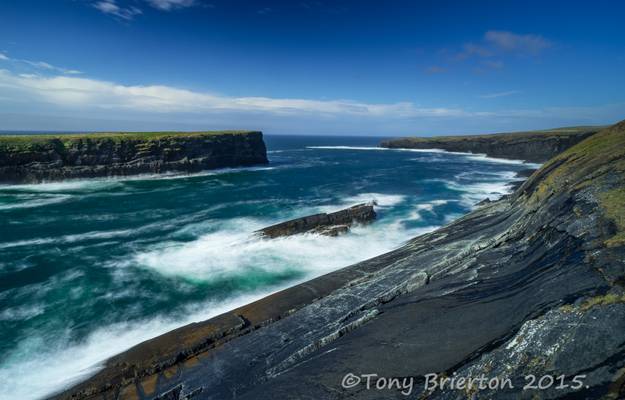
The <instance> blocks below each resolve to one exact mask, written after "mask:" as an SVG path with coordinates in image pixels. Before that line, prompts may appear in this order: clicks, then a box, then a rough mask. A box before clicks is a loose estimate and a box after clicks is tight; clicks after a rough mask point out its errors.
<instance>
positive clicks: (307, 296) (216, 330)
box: [54, 148, 536, 398]
mask: <svg viewBox="0 0 625 400" xmlns="http://www.w3.org/2000/svg"><path fill="white" fill-rule="evenodd" d="M376 150H378V149H376ZM379 150H390V149H382V148H380V149H379ZM393 150H395V149H393ZM400 151H401V150H400ZM422 151H425V152H430V150H419V152H422ZM437 151H438V150H434V152H437ZM444 152H445V153H447V152H446V151H444ZM460 155H464V156H476V157H480V156H481V155H480V154H474V153H461V154H460ZM491 162H503V163H510V162H512V163H521V164H526V165H532V166H534V165H536V164H528V163H525V162H523V161H520V160H506V159H494V158H493V159H492V160H491ZM520 183H522V181H520V180H519V179H518V177H517V179H515V180H511V181H510V182H509V183H508V185H515V184H516V185H518V184H520ZM507 196H509V195H507ZM493 203H496V202H493ZM478 207H482V206H481V205H480V206H478ZM465 216H466V215H465ZM465 216H462V217H460V218H459V219H462V218H464V217H465ZM456 221H457V220H454V221H452V222H451V223H449V224H448V225H450V224H454V223H456ZM440 229H443V228H439V229H437V231H438V230H440ZM428 235H430V234H425V235H422V236H419V237H418V238H420V237H423V236H428ZM416 239H417V238H415V239H412V240H416ZM402 247H403V246H402ZM402 247H400V248H399V249H396V250H393V251H391V252H390V253H385V254H382V255H379V256H377V257H374V258H372V259H369V260H366V261H363V262H361V263H358V264H355V265H352V266H347V267H344V268H341V269H339V270H337V271H334V272H331V273H328V274H326V275H322V276H320V277H317V278H313V279H312V280H307V281H304V282H302V283H299V284H296V285H294V286H291V287H289V288H286V289H283V290H279V291H277V292H275V293H273V294H271V295H269V296H266V297H263V298H261V299H259V300H257V301H254V302H252V303H249V304H247V305H244V306H242V307H238V308H235V309H233V310H230V311H228V312H225V313H223V314H220V315H218V316H216V317H213V318H210V319H208V320H205V321H202V322H198V323H193V324H189V325H186V326H182V327H180V328H177V329H175V330H173V331H170V332H168V333H165V334H163V335H160V336H157V337H155V338H153V339H150V340H147V341H146V342H143V343H141V344H139V345H136V346H133V347H132V348H130V349H129V350H126V351H124V352H123V353H121V354H119V355H118V356H115V357H112V358H110V359H109V360H108V361H107V362H106V364H105V366H104V367H103V369H101V370H99V371H98V372H96V373H95V374H94V375H93V376H91V377H90V378H88V379H86V380H84V381H82V382H81V383H78V384H76V385H75V386H74V387H73V388H71V389H70V390H68V391H65V392H62V393H60V394H58V395H56V396H54V398H70V397H71V396H70V393H72V394H73V395H74V397H71V398H75V395H76V394H77V393H81V394H80V395H79V397H78V398H92V397H91V396H93V395H95V394H96V393H97V392H98V390H97V389H96V388H97V387H98V386H100V385H104V386H107V383H106V382H116V381H119V380H120V379H122V381H123V378H122V377H123V376H129V374H130V376H142V377H143V378H145V379H144V380H148V381H149V380H151V379H154V378H153V377H154V375H155V374H156V375H159V374H162V373H164V371H166V370H168V369H171V368H174V369H177V368H178V367H176V366H177V365H179V362H180V361H179V360H180V359H181V357H182V358H183V359H194V358H195V357H200V356H201V355H202V354H206V353H209V352H210V351H212V350H215V349H216V348H218V347H220V346H222V345H224V344H226V343H228V342H230V341H232V340H235V339H237V338H239V337H241V336H245V335H247V334H250V333H252V332H254V331H256V330H257V329H260V328H262V327H265V326H268V325H270V324H272V323H273V322H276V321H279V320H282V319H284V318H285V317H287V316H289V315H291V314H293V313H295V312H297V311H298V310H301V309H302V308H305V307H307V306H309V305H311V304H314V303H315V302H317V301H318V300H320V299H323V298H325V297H327V296H328V295H330V294H332V293H333V292H334V291H336V290H339V289H341V288H343V287H345V286H349V285H351V284H353V282H358V281H360V280H363V279H366V278H367V277H369V276H370V275H371V274H375V273H377V271H379V270H380V269H382V268H384V267H383V262H382V263H381V262H379V261H380V260H388V259H389V257H390V258H392V257H395V256H396V254H397V252H400V250H401V248H402ZM363 265H364V267H363ZM422 278H423V276H421V275H419V276H418V277H417V278H416V279H417V280H418V281H419V282H420V281H421V280H422ZM428 279H429V278H428ZM419 282H417V283H413V284H410V285H409V286H411V285H418V284H420V283H419ZM121 366H129V367H130V370H128V369H125V367H121ZM146 393H147V392H146ZM67 396H70V397H67ZM80 396H82V397H80ZM96 398H97V397H96ZM145 398H149V395H148V397H145Z"/></svg>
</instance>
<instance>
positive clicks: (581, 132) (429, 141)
mask: <svg viewBox="0 0 625 400" xmlns="http://www.w3.org/2000/svg"><path fill="white" fill-rule="evenodd" d="M598 130H599V127H579V128H562V129H557V130H552V131H535V132H516V133H500V134H493V135H468V136H439V137H431V138H418V137H412V138H400V139H393V140H387V141H384V142H382V143H381V144H380V146H382V147H387V148H406V149H442V150H447V151H459V152H466V153H482V154H486V155H488V156H490V157H499V158H509V159H520V160H526V161H530V162H540V163H542V162H545V161H547V160H549V159H550V158H552V157H554V156H555V155H557V154H560V153H561V152H563V151H564V150H566V149H568V148H569V147H571V146H573V145H575V144H577V143H579V142H581V141H582V140H584V139H586V138H588V137H589V136H591V135H593V134H594V133H596V132H597V131H598Z"/></svg>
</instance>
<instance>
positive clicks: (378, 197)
mask: <svg viewBox="0 0 625 400" xmlns="http://www.w3.org/2000/svg"><path fill="white" fill-rule="evenodd" d="M405 200H406V196H404V195H401V194H384V193H360V194H357V195H355V196H350V197H346V198H344V199H343V203H344V204H357V203H367V202H370V201H375V202H376V203H377V205H378V207H392V206H395V205H397V204H400V203H402V202H403V201H405Z"/></svg>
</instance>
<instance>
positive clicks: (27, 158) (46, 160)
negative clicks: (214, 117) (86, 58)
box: [0, 131, 269, 184]
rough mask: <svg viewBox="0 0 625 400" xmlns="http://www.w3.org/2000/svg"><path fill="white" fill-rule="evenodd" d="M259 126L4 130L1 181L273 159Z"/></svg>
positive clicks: (238, 164)
mask: <svg viewBox="0 0 625 400" xmlns="http://www.w3.org/2000/svg"><path fill="white" fill-rule="evenodd" d="M268 162H269V161H268V159H267V149H266V146H265V143H264V141H263V134H262V132H259V131H223V132H117V133H92V134H66V135H2V136H0V183H5V184H28V183H41V182H45V181H48V182H51V181H63V180H68V179H81V178H83V179H84V178H106V177H115V176H118V177H119V176H124V177H125V176H136V175H142V174H143V175H145V174H161V173H167V172H186V173H196V172H201V171H205V170H212V169H217V168H227V167H230V168H232V167H242V166H252V165H262V164H268Z"/></svg>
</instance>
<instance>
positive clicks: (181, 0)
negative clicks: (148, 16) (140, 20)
mask: <svg viewBox="0 0 625 400" xmlns="http://www.w3.org/2000/svg"><path fill="white" fill-rule="evenodd" d="M147 2H148V3H149V4H150V5H151V6H152V7H154V8H157V9H159V10H163V11H169V10H174V9H176V8H186V7H192V6H195V5H197V1H196V0H147Z"/></svg>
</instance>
